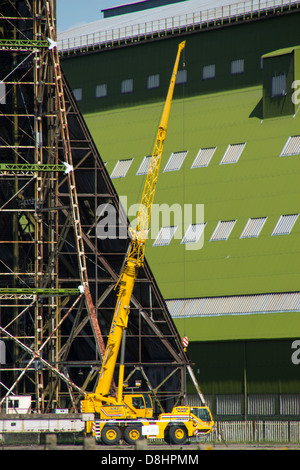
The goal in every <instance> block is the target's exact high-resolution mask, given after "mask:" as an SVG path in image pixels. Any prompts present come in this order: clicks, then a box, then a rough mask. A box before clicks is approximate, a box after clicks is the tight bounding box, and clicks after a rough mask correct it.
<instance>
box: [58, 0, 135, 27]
mask: <svg viewBox="0 0 300 470" xmlns="http://www.w3.org/2000/svg"><path fill="white" fill-rule="evenodd" d="M123 3H129V2H128V0H126V1H125V0H56V10H57V12H56V14H57V30H58V31H65V30H66V29H69V28H71V27H72V26H77V25H79V24H82V23H90V22H91V21H96V20H100V19H101V18H103V15H102V13H101V10H103V9H105V8H109V7H114V6H116V5H122V4H123Z"/></svg>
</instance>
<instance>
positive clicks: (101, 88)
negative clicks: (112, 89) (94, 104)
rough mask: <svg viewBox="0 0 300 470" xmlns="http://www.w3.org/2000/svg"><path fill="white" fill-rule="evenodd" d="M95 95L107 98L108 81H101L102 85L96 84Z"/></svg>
mask: <svg viewBox="0 0 300 470" xmlns="http://www.w3.org/2000/svg"><path fill="white" fill-rule="evenodd" d="M95 96H96V98H105V96H107V84H106V83H101V84H100V85H96V88H95Z"/></svg>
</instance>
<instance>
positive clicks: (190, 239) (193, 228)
mask: <svg viewBox="0 0 300 470" xmlns="http://www.w3.org/2000/svg"><path fill="white" fill-rule="evenodd" d="M205 225H206V222H202V223H200V224H190V225H189V226H188V228H187V230H186V232H185V234H184V237H183V239H182V240H181V242H180V244H181V245H186V244H188V243H198V241H199V238H200V237H201V235H202V234H203V232H204V229H205Z"/></svg>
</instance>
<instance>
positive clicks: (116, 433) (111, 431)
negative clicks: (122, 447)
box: [101, 426, 121, 445]
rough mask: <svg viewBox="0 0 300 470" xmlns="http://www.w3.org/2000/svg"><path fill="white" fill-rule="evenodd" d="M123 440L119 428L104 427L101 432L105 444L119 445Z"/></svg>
mask: <svg viewBox="0 0 300 470" xmlns="http://www.w3.org/2000/svg"><path fill="white" fill-rule="evenodd" d="M120 439H121V430H120V428H118V427H117V426H104V428H103V429H102V431H101V440H102V442H103V444H106V445H113V444H118V443H119V441H120Z"/></svg>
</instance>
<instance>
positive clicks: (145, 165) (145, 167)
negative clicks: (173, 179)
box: [136, 155, 151, 176]
mask: <svg viewBox="0 0 300 470" xmlns="http://www.w3.org/2000/svg"><path fill="white" fill-rule="evenodd" d="M150 161H151V155H147V156H145V157H144V158H143V161H142V163H141V164H140V167H139V169H138V171H137V172H136V176H141V175H147V173H148V171H149V166H150Z"/></svg>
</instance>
